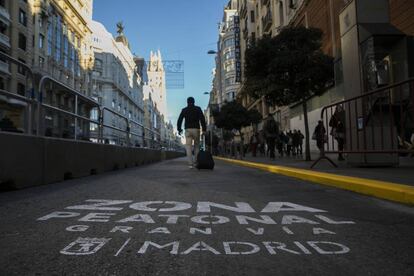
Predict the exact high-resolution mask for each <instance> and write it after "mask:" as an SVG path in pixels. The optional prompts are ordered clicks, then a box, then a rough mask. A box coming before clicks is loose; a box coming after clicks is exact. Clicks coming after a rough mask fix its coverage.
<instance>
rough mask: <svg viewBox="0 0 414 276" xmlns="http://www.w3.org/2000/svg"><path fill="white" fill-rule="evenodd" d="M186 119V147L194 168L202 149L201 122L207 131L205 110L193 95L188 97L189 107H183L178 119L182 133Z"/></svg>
mask: <svg viewBox="0 0 414 276" xmlns="http://www.w3.org/2000/svg"><path fill="white" fill-rule="evenodd" d="M183 120H185V124H184V128H185V147H186V152H187V158H188V166H189V168H190V169H192V168H194V166H195V165H196V162H197V155H198V152H199V150H200V124H201V128H202V131H203V133H202V134H203V135H204V132H205V131H206V120H205V118H204V114H203V111H201V108H200V107H199V106H196V105H195V100H194V98H193V97H189V98H188V99H187V107H186V108H183V109H182V110H181V113H180V117H179V118H178V121H177V130H178V133H179V134H180V135H181V133H182V132H183V129H182V128H181V125H182V123H183ZM193 143H194V156H193V154H192V151H193V150H192V147H193Z"/></svg>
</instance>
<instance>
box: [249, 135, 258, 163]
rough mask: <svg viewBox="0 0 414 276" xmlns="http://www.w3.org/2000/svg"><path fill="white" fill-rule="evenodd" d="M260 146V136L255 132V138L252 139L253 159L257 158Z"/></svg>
mask: <svg viewBox="0 0 414 276" xmlns="http://www.w3.org/2000/svg"><path fill="white" fill-rule="evenodd" d="M258 144H259V135H258V134H257V132H255V133H254V134H253V136H252V137H251V138H250V149H251V150H252V155H253V157H256V154H257V145H258Z"/></svg>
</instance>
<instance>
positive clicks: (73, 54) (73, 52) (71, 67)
mask: <svg viewBox="0 0 414 276" xmlns="http://www.w3.org/2000/svg"><path fill="white" fill-rule="evenodd" d="M69 49H70V63H69V69H70V70H71V71H72V72H73V70H74V69H73V68H74V66H75V49H74V48H73V45H72V44H69Z"/></svg>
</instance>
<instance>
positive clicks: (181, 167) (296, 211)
mask: <svg viewBox="0 0 414 276" xmlns="http://www.w3.org/2000/svg"><path fill="white" fill-rule="evenodd" d="M0 247H1V248H2V250H1V251H0V275H414V209H413V208H412V207H408V206H405V205H400V204H395V203H391V202H387V201H383V200H379V199H375V198H372V197H367V196H363V195H359V194H356V193H353V192H348V191H343V190H339V189H335V188H329V187H325V186H320V185H317V184H312V183H310V182H305V181H301V180H296V179H293V178H288V177H285V176H279V175H276V174H271V173H267V172H263V171H259V170H255V169H250V168H244V167H239V166H234V165H230V164H227V163H224V162H222V161H217V162H216V168H215V170H214V171H197V170H190V169H188V167H187V166H186V162H185V159H175V160H171V161H165V162H161V163H158V164H155V165H149V166H142V167H137V168H130V169H125V170H119V171H114V172H110V173H105V174H100V175H97V176H91V177H86V178H80V179H75V180H70V181H66V182H62V183H57V184H50V185H44V186H39V187H34V188H29V189H25V190H20V191H13V192H5V193H1V194H0Z"/></svg>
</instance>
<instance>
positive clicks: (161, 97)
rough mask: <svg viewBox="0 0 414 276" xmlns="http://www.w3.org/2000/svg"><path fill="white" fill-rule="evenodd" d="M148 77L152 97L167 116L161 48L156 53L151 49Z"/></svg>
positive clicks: (161, 111)
mask: <svg viewBox="0 0 414 276" xmlns="http://www.w3.org/2000/svg"><path fill="white" fill-rule="evenodd" d="M147 77H148V80H147V81H148V86H149V87H150V88H151V90H152V99H153V101H154V102H155V103H156V104H157V109H158V111H159V112H160V115H164V118H167V89H166V84H165V71H164V65H163V63H162V58H161V52H160V50H158V51H157V52H156V53H153V52H152V51H151V54H150V60H149V62H148V66H147Z"/></svg>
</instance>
